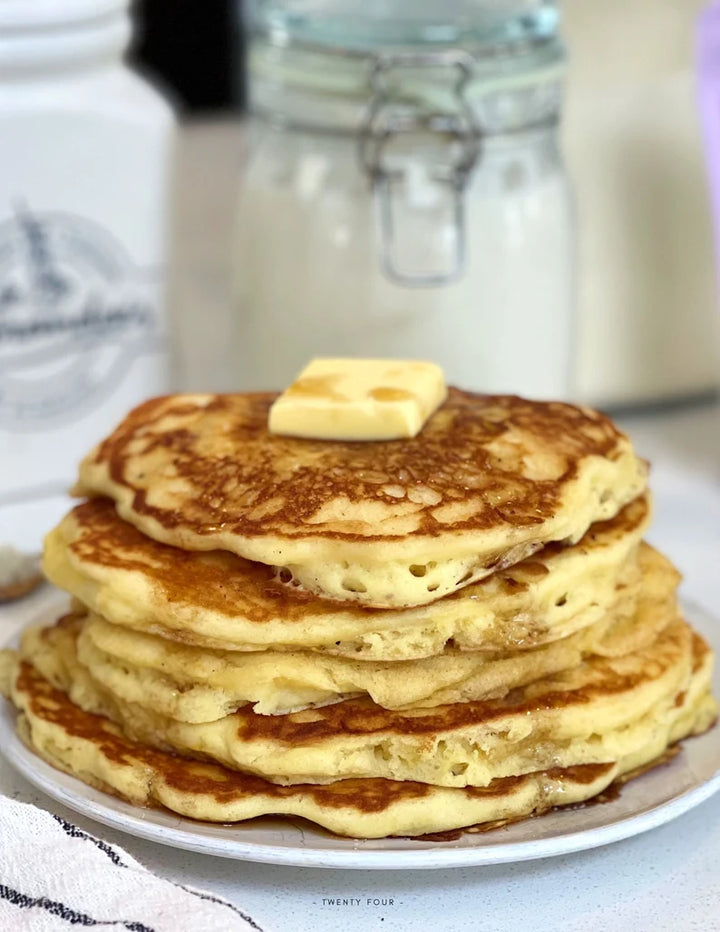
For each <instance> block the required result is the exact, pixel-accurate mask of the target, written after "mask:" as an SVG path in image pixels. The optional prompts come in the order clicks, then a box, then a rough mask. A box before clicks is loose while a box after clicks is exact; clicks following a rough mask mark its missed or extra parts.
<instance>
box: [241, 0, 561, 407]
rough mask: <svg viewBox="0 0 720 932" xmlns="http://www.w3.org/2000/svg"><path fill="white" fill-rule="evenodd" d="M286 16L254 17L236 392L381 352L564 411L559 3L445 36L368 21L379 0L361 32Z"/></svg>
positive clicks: (270, 12) (532, 6) (360, 23)
mask: <svg viewBox="0 0 720 932" xmlns="http://www.w3.org/2000/svg"><path fill="white" fill-rule="evenodd" d="M290 5H291V4H284V5H282V6H281V7H280V8H278V5H277V4H275V5H272V6H271V5H269V4H264V3H260V4H257V5H256V8H255V14H254V19H253V26H254V29H255V32H254V33H253V35H252V40H251V48H250V57H249V62H250V95H251V105H252V109H253V112H254V114H255V115H256V120H255V124H254V126H253V134H254V138H253V144H252V155H251V158H250V160H249V164H248V168H247V172H246V175H245V179H244V184H243V190H242V196H241V201H240V209H239V218H238V236H237V240H236V251H235V261H236V268H237V290H238V304H239V314H238V320H239V326H240V334H239V341H238V345H239V353H240V365H239V367H238V377H239V381H240V383H241V384H242V386H243V387H246V388H270V387H279V386H282V385H285V384H288V383H289V381H291V379H292V377H294V375H295V374H296V373H297V371H298V370H299V369H300V368H302V366H303V365H304V364H305V363H306V362H307V361H308V359H309V358H311V357H312V356H330V355H340V356H381V357H382V356H384V357H406V358H431V359H433V360H435V361H437V362H439V363H440V364H441V365H442V366H443V367H444V369H445V372H446V375H447V378H448V380H449V381H451V382H453V383H455V384H458V385H462V386H463V387H466V388H472V389H476V390H481V391H483V390H484V391H493V392H509V391H512V392H519V393H522V394H526V395H530V396H536V397H540V396H548V397H550V396H551V397H564V396H567V395H568V394H569V393H570V391H571V388H570V384H569V379H570V329H571V318H572V301H573V274H572V269H573V228H572V211H571V205H570V197H569V190H568V184H567V179H566V176H565V172H564V170H563V164H562V160H561V157H560V153H559V149H558V145H557V124H558V114H559V107H560V96H561V94H560V88H561V78H562V73H563V68H564V52H563V48H562V45H561V43H560V42H559V40H558V38H557V36H556V34H555V31H554V30H555V17H554V8H553V7H552V6H551V5H548V4H539V3H525V4H517V3H515V4H510V5H508V4H505V5H504V6H505V7H508V6H512V7H514V8H517V7H519V6H521V7H522V8H523V10H524V13H523V16H522V17H518V18H516V19H515V20H513V21H512V22H510V21H509V19H508V17H507V16H505V17H504V18H498V17H497V16H496V17H495V19H492V18H490V19H488V20H487V21H486V22H485V23H484V26H483V29H484V32H483V33H482V37H479V36H478V34H477V28H478V27H477V23H476V27H475V28H476V31H475V33H471V32H469V31H468V30H464V29H463V27H462V23H463V20H462V17H461V16H456V17H453V22H455V23H456V26H455V33H456V34H453V35H451V36H449V37H448V30H447V29H445V31H443V30H442V29H440V26H439V25H438V24H435V27H434V28H433V29H430V27H429V25H428V23H429V22H430V20H428V19H427V18H426V19H425V20H423V21H422V23H421V26H422V28H421V26H419V25H418V23H417V22H414V29H411V28H410V25H409V21H408V20H407V19H405V20H403V19H402V18H401V17H398V18H395V19H393V18H392V17H390V18H388V19H385V20H383V19H382V18H381V17H380V16H378V17H373V16H372V15H370V14H371V13H372V12H373V11H374V6H373V4H370V13H369V14H368V16H367V17H365V18H362V17H357V18H356V19H355V20H353V21H352V23H350V22H349V19H348V17H347V16H346V17H345V18H344V19H342V18H341V20H340V21H337V20H329V19H328V18H323V16H322V15H321V14H318V15H317V16H315V17H314V18H313V19H312V21H311V22H310V23H309V24H308V21H306V20H303V19H302V17H300V16H299V15H295V17H294V18H292V17H290V16H289V15H288V11H287V7H288V6H290ZM307 5H308V4H292V6H293V8H294V9H295V12H296V14H297V9H296V8H297V7H299V6H307ZM451 5H452V4H451ZM315 6H316V5H315ZM333 6H335V5H333ZM340 6H341V7H342V8H343V9H344V8H346V7H352V6H353V4H340ZM392 6H393V8H394V7H395V6H396V5H395V4H393V5H392ZM435 6H436V5H435ZM460 6H461V7H463V8H468V9H469V8H470V7H471V6H472V7H475V8H476V10H480V9H482V8H487V7H490V6H492V10H494V11H495V12H497V9H498V5H497V4H492V5H489V4H477V3H476V4H468V3H465V4H460ZM500 6H503V5H502V4H501V5H500ZM412 9H413V11H414V12H415V14H418V15H419V14H420V13H422V12H423V10H424V7H422V5H420V6H419V7H416V6H413V8H412ZM278 10H280V12H278ZM445 12H447V11H445ZM506 12H507V11H506ZM280 14H284V15H280ZM550 14H553V15H550ZM449 20H450V17H448V21H449ZM476 21H478V17H477V16H476V17H475V20H473V22H476ZM351 26H352V28H351ZM501 27H502V29H501ZM403 30H404V33H405V35H404V41H401V40H402V38H403V36H402V35H401V33H402V31H403ZM408 35H409V39H408ZM350 36H352V37H353V41H352V42H351V41H350V39H349V37H350ZM437 37H440V38H437ZM483 37H484V40H482V39H483ZM331 43H332V44H331Z"/></svg>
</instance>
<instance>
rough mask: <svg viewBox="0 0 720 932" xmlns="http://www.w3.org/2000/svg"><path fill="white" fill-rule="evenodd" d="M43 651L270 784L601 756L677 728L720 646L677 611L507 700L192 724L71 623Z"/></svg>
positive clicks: (173, 743)
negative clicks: (108, 660) (94, 660)
mask: <svg viewBox="0 0 720 932" xmlns="http://www.w3.org/2000/svg"><path fill="white" fill-rule="evenodd" d="M54 635H55V636H54V637H53V638H52V640H51V641H50V640H49V641H47V642H46V643H45V649H44V650H42V651H36V650H34V646H33V645H32V644H30V645H28V644H25V645H23V648H24V649H25V650H27V648H28V647H30V648H31V650H32V653H30V654H28V655H27V659H30V660H31V661H32V663H33V665H34V666H35V667H36V668H37V669H38V671H39V672H40V673H41V674H42V675H44V676H47V677H48V679H50V680H51V682H53V685H55V686H58V687H60V688H62V689H63V690H64V691H66V692H67V693H68V695H69V696H70V699H71V700H72V701H73V702H74V703H76V704H77V705H79V706H80V707H81V708H83V709H85V710H86V711H89V712H93V713H97V714H101V715H104V716H106V717H108V718H110V719H112V720H113V721H116V722H117V723H118V724H119V725H120V726H121V727H122V729H123V732H124V733H125V734H126V735H127V736H128V737H130V738H132V739H134V740H138V741H140V742H141V743H143V744H146V745H148V746H151V747H155V748H157V749H160V750H173V751H176V752H178V753H181V754H187V755H189V756H199V757H202V758H207V759H210V760H212V761H214V762H217V763H220V764H223V765H224V766H227V767H230V768H231V769H237V770H241V771H244V772H248V773H253V774H256V775H258V776H263V777H265V778H267V779H269V780H271V781H272V782H275V783H282V784H291V783H327V782H331V781H333V780H335V779H343V778H356V777H363V778H364V777H382V778H385V779H391V780H412V781H415V782H421V783H432V784H435V785H438V786H487V785H488V784H489V783H490V782H491V780H493V779H496V778H500V777H506V776H519V775H522V774H525V773H531V772H533V771H536V770H545V769H548V768H549V767H555V766H560V767H570V766H576V765H578V764H595V763H603V762H607V761H608V760H618V759H619V758H621V757H623V756H625V755H627V754H631V753H632V752H633V751H634V750H635V749H636V748H638V747H641V746H643V745H644V744H645V743H646V742H647V741H648V740H649V736H650V735H651V734H652V733H654V732H656V731H658V730H659V731H664V732H666V733H669V732H670V731H671V730H672V726H673V722H674V720H675V719H676V718H677V716H678V715H679V714H680V712H679V710H680V709H681V707H682V697H683V696H684V695H685V694H686V693H687V692H688V691H693V695H695V696H699V695H700V694H701V693H702V694H704V693H705V692H707V691H708V689H709V681H710V675H711V671H712V654H711V652H710V651H709V648H708V647H707V645H705V644H704V642H703V641H702V639H701V638H699V636H698V635H695V634H694V633H693V632H692V630H691V629H690V627H689V626H688V625H687V624H686V623H685V622H684V621H683V620H682V618H680V617H679V616H678V617H676V618H675V619H674V620H673V621H671V622H670V624H668V625H667V626H666V627H665V628H664V629H663V630H662V631H661V632H660V634H659V636H658V637H657V639H656V640H655V641H654V642H653V643H652V644H651V645H649V646H648V647H645V648H643V649H641V650H638V651H635V652H633V653H631V654H627V655H624V656H621V657H592V658H591V659H589V660H587V661H585V662H584V663H582V664H580V665H579V666H578V667H575V668H573V669H571V670H566V671H564V672H562V673H559V674H556V675H553V676H549V677H544V678H542V679H539V680H536V681H534V682H533V683H530V684H529V685H527V686H524V687H521V688H518V689H515V690H512V691H511V692H509V693H508V694H507V695H506V696H504V697H503V698H501V699H493V700H487V701H476V702H464V703H456V704H451V705H445V706H439V707H435V708H429V709H426V708H417V707H413V708H411V709H407V710H403V711H389V710H386V709H382V708H380V707H379V706H378V705H376V704H374V703H373V702H372V701H370V700H369V699H367V698H360V699H350V700H345V701H344V702H340V703H337V704H335V705H331V706H325V707H323V708H320V709H312V710H307V711H303V712H296V713H291V714H288V715H282V716H267V715H265V716H263V715H257V714H255V713H254V712H253V711H252V710H251V709H250V708H249V707H243V708H241V709H239V710H238V711H236V712H234V713H233V714H231V715H228V716H226V717H224V718H222V719H218V720H217V721H214V722H204V723H200V724H190V723H186V722H180V721H177V720H175V719H171V718H169V717H167V716H164V715H162V714H160V713H159V712H157V711H155V710H150V709H147V708H144V707H143V706H140V705H139V704H137V703H132V702H126V701H123V700H121V699H118V698H117V697H116V696H114V695H113V694H111V693H110V692H109V691H108V690H106V689H104V688H103V687H102V685H101V684H99V683H96V682H95V680H94V679H93V678H92V676H90V674H89V673H88V671H87V670H86V669H85V668H84V667H83V666H82V665H81V664H80V663H79V662H78V659H77V653H76V631H74V630H73V627H72V625H71V624H70V625H61V626H59V627H57V628H56V629H55V632H54Z"/></svg>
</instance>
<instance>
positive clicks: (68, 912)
mask: <svg viewBox="0 0 720 932" xmlns="http://www.w3.org/2000/svg"><path fill="white" fill-rule="evenodd" d="M0 899H3V900H7V901H8V903H10V904H12V905H13V906H17V907H18V908H19V909H44V910H46V911H47V912H49V913H51V914H52V915H53V916H57V917H58V918H59V919H64V920H65V921H66V922H69V923H70V925H73V926H124V927H125V928H126V929H127V930H128V932H155V930H154V929H153V928H152V926H146V925H145V924H144V923H142V922H130V921H129V920H127V919H93V918H92V916H88V915H87V914H86V913H80V912H78V911H77V910H75V909H71V908H70V907H69V906H66V905H65V904H64V903H60V902H59V901H58V900H49V899H48V898H47V897H46V896H37V897H33V896H28V895H27V894H26V893H21V892H20V891H19V890H13V889H12V888H11V887H6V886H5V884H2V883H0Z"/></svg>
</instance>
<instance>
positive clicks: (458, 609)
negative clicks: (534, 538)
mask: <svg viewBox="0 0 720 932" xmlns="http://www.w3.org/2000/svg"><path fill="white" fill-rule="evenodd" d="M649 517H650V509H649V503H648V499H647V497H646V496H640V497H639V498H637V499H636V500H634V501H633V502H631V503H630V504H629V505H627V506H626V507H625V508H624V509H623V510H622V511H620V512H619V514H618V515H616V516H615V517H614V518H612V519H610V520H608V521H605V522H599V523H597V524H594V525H592V527H591V528H590V529H589V530H588V531H587V532H586V534H585V536H584V537H583V538H582V539H581V540H580V541H579V542H578V543H577V544H576V545H574V546H572V547H563V546H561V545H559V544H549V545H546V547H545V548H543V549H542V550H541V551H539V552H538V553H536V554H534V555H533V556H532V557H531V558H527V559H526V560H525V561H522V562H520V563H518V564H516V565H514V566H513V567H510V568H508V569H506V570H498V571H497V572H495V573H494V574H493V575H492V576H489V577H487V578H485V579H483V580H481V581H480V582H478V583H474V584H471V585H468V586H465V587H463V588H462V589H460V590H458V591H457V592H455V593H453V595H450V596H448V597H446V598H444V599H442V600H441V601H439V602H434V603H432V604H431V605H428V606H420V607H415V608H409V609H404V610H391V611H382V610H370V609H365V608H362V607H361V606H359V605H355V604H352V603H347V602H329V601H323V600H319V599H317V598H314V597H311V596H308V595H307V594H305V593H301V592H298V591H297V590H296V589H291V588H288V587H285V586H282V585H281V584H279V583H278V582H277V581H276V580H275V579H274V577H273V573H272V570H271V569H270V568H269V567H267V566H265V565H264V564H261V563H252V562H250V561H248V560H244V559H242V558H241V557H237V556H235V555H234V554H230V553H227V552H222V551H212V552H209V553H200V552H197V551H185V550H180V549H178V548H175V547H170V546H167V545H164V544H160V543H157V542H156V541H153V540H151V539H150V538H148V537H146V536H145V535H144V534H142V533H140V532H139V531H138V530H137V529H136V528H134V527H133V526H132V525H131V524H129V523H127V522H125V521H123V520H122V519H121V518H119V516H118V515H117V513H116V511H115V509H114V507H113V505H112V503H111V502H110V500H108V499H104V498H96V499H91V500H90V501H88V502H85V503H83V504H81V505H78V506H77V507H75V508H74V509H73V510H72V511H71V512H70V513H69V514H68V515H67V516H66V517H65V518H64V519H63V521H62V522H61V523H60V524H59V525H58V527H57V528H55V529H54V530H53V531H52V532H51V533H50V534H49V535H48V537H47V539H46V542H45V554H44V568H45V572H46V574H47V575H48V577H49V578H50V580H51V581H52V582H54V583H55V584H56V585H58V586H59V587H60V588H62V589H65V590H67V591H68V592H70V593H71V594H72V595H74V596H76V597H77V598H78V599H80V600H81V601H82V602H83V603H84V604H85V605H87V606H88V607H89V608H90V609H91V610H92V611H93V612H95V613H97V614H99V615H102V616H103V617H105V618H106V619H107V620H108V621H110V622H112V623H113V624H116V625H120V626H122V627H127V628H132V629H134V630H137V631H141V632H143V633H159V634H162V635H164V636H165V637H167V638H169V639H171V640H176V641H181V642H183V643H186V644H189V645H193V646H198V647H206V648H215V649H231V650H262V649H273V650H303V649H308V650H314V651H320V652H325V653H330V654H334V655H338V656H345V657H351V658H356V659H367V660H380V661H382V660H410V659H419V658H423V657H429V656H433V655H436V654H439V653H442V652H443V651H444V650H445V649H446V647H447V646H448V644H451V645H453V646H455V647H456V648H459V649H463V650H489V651H508V650H513V649H517V648H523V649H524V648H528V647H534V646H539V645H542V644H546V643H549V642H551V641H553V640H557V639H558V638H561V637H565V636H567V635H569V634H572V633H573V632H574V631H577V630H580V629H581V628H583V627H586V626H587V625H589V624H593V623H594V622H596V621H599V620H600V619H601V618H602V617H604V615H605V614H606V613H607V612H609V611H613V612H615V613H617V611H620V610H622V611H624V612H625V613H630V614H632V612H633V608H634V600H635V596H636V591H637V588H638V586H639V583H640V569H639V567H638V556H637V553H638V545H639V542H640V538H641V536H642V534H643V531H644V530H645V528H646V527H647V524H648V521H649ZM640 553H641V556H642V561H643V563H652V562H655V563H659V562H661V563H662V566H663V567H664V572H665V573H666V574H667V576H668V578H672V579H674V580H675V582H677V578H678V577H677V573H676V571H675V570H674V569H673V568H672V567H671V566H670V565H669V564H668V562H667V561H666V560H665V559H664V558H662V557H660V556H659V555H658V554H657V553H655V552H654V551H653V552H651V551H650V548H648V547H647V545H643V546H642V548H641V551H640Z"/></svg>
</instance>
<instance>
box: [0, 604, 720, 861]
mask: <svg viewBox="0 0 720 932" xmlns="http://www.w3.org/2000/svg"><path fill="white" fill-rule="evenodd" d="M40 598H41V602H42V603H43V604H44V607H43V609H42V611H41V612H40V615H39V616H38V615H37V609H36V617H35V618H34V619H33V620H34V621H36V622H50V621H52V620H54V619H55V618H57V617H58V615H59V614H60V613H61V612H62V611H63V610H64V609H65V606H66V605H67V596H66V595H64V594H63V593H60V592H57V591H55V592H53V591H52V590H50V591H49V592H46V593H45V594H44V595H43V596H41V597H40ZM686 611H687V615H688V618H689V620H690V621H691V622H692V623H693V624H694V625H695V626H696V627H697V628H698V629H699V630H700V631H701V632H702V633H703V634H704V635H705V636H706V637H707V638H708V640H709V641H710V643H711V644H712V646H713V648H714V649H715V651H716V652H717V653H718V655H720V626H719V625H718V623H717V622H714V621H713V620H712V619H711V618H709V617H708V616H707V615H706V614H704V613H703V612H702V611H700V610H699V609H697V608H695V607H692V606H686ZM9 612H15V613H16V614H17V615H18V616H19V615H20V613H21V612H22V615H23V618H22V621H23V622H25V621H26V620H27V615H28V609H27V607H26V606H25V605H24V603H18V606H17V608H13V607H11V608H7V607H6V608H5V609H3V618H4V619H6V620H8V621H11V618H10V617H9V615H8V613H9ZM16 620H17V621H18V622H19V621H20V620H21V619H20V617H18V618H17V619H16ZM13 628H15V625H13ZM715 691H716V695H718V694H720V675H718V674H716V682H715ZM14 721H15V712H14V711H13V709H12V708H11V706H10V704H9V703H7V702H2V705H1V706H0V748H2V749H3V751H4V753H5V755H6V756H7V758H8V760H9V761H10V763H11V764H12V765H13V766H14V767H15V768H16V769H17V770H18V771H19V772H20V773H21V774H22V775H23V776H24V777H26V778H27V779H28V780H29V781H30V782H31V783H32V784H34V785H35V786H36V787H37V788H38V789H40V790H43V791H44V792H45V793H47V794H48V796H51V797H52V798H53V799H56V800H58V801H59V802H61V803H64V805H66V806H68V807H69V808H70V809H73V810H74V811H75V812H79V813H81V814H83V815H85V816H88V817H89V818H91V819H94V820H96V821H97V822H102V823H103V824H104V825H110V826H112V827H113V828H117V829H120V830H121V831H124V832H128V833H130V834H131V835H137V836H138V837H140V838H147V839H150V840H151V841H156V842H160V843H161V844H164V845H171V846H173V847H177V848H187V849H190V850H191V851H200V852H203V853H205V854H212V855H217V856H219V857H226V858H238V859H241V860H247V861H263V862H267V863H272V864H285V865H295V866H301V867H330V868H342V869H347V868H362V869H365V870H367V869H373V868H377V869H383V870H388V869H394V870H398V869H408V868H422V869H428V868H435V867H465V866H469V865H476V864H499V863H503V862H507V861H524V860H531V859H533V858H545V857H549V856H551V855H557V854H568V853H570V852H573V851H580V850H583V849H585V848H595V847H598V846H600V845H606V844H609V843H610V842H614V841H620V840H621V839H623V838H628V837H630V836H631V835H637V834H639V833H640V832H645V831H647V830H648V829H651V828H655V827H657V826H659V825H662V824H663V823H665V822H668V821H670V820H671V819H674V818H675V817H676V816H679V815H681V814H682V813H684V812H687V810H688V809H691V808H692V807H693V806H697V805H698V804H699V803H701V802H703V801H704V800H705V799H707V798H708V797H709V796H711V795H712V794H713V793H715V792H716V791H717V790H718V789H720V727H716V728H714V729H711V730H710V731H709V732H708V733H707V734H705V735H702V736H700V737H698V738H693V739H689V740H688V741H686V742H685V743H684V745H683V749H682V751H681V752H680V754H678V755H677V756H676V757H675V758H673V760H672V761H670V763H668V764H666V765H664V766H662V767H658V768H656V769H655V770H651V771H649V772H648V773H646V774H644V775H643V776H641V777H639V778H637V779H636V780H632V781H631V782H630V783H628V784H626V785H625V786H623V788H622V790H621V792H620V795H619V797H618V798H617V799H615V800H614V801H612V802H608V803H603V804H597V805H589V806H587V807H586V808H579V809H568V810H560V811H556V812H551V813H548V814H546V815H544V816H542V817H541V818H538V819H529V820H527V821H525V822H518V823H516V824H514V825H510V826H507V827H506V828H502V829H498V830H496V831H493V832H488V833H486V834H478V835H464V836H461V838H459V839H458V840H457V841H449V842H427V841H412V840H411V839H402V838H394V839H382V840H375V841H353V840H350V839H343V838H339V837H334V836H332V835H329V834H328V833H325V832H322V831H317V830H314V829H313V828H312V826H311V825H310V824H309V823H303V824H302V826H301V824H300V823H299V822H293V821H282V820H281V819H257V820H255V821H254V822H249V823H245V824H238V825H213V824H210V823H204V822H194V821H192V820H191V819H183V818H181V817H179V816H175V815H173V814H172V813H170V812H165V811H160V810H155V809H140V808H138V807H136V806H131V805H130V804H128V803H124V802H122V801H121V800H118V799H115V798H114V797H112V796H107V795H105V794H104V793H101V792H99V791H97V790H94V789H92V788H91V787H89V786H86V785H85V784H84V783H81V782H80V781H79V780H76V779H75V778H74V777H70V776H68V775H67V774H64V773H62V772H60V771H58V770H55V769H54V768H53V767H50V766H49V765H48V764H46V763H45V762H44V761H42V760H40V759H39V758H38V757H36V756H35V755H34V754H33V753H32V752H31V751H29V750H28V749H27V748H26V747H25V746H24V745H23V744H22V743H21V741H20V740H19V739H18V738H17V736H16V734H15V729H14Z"/></svg>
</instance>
